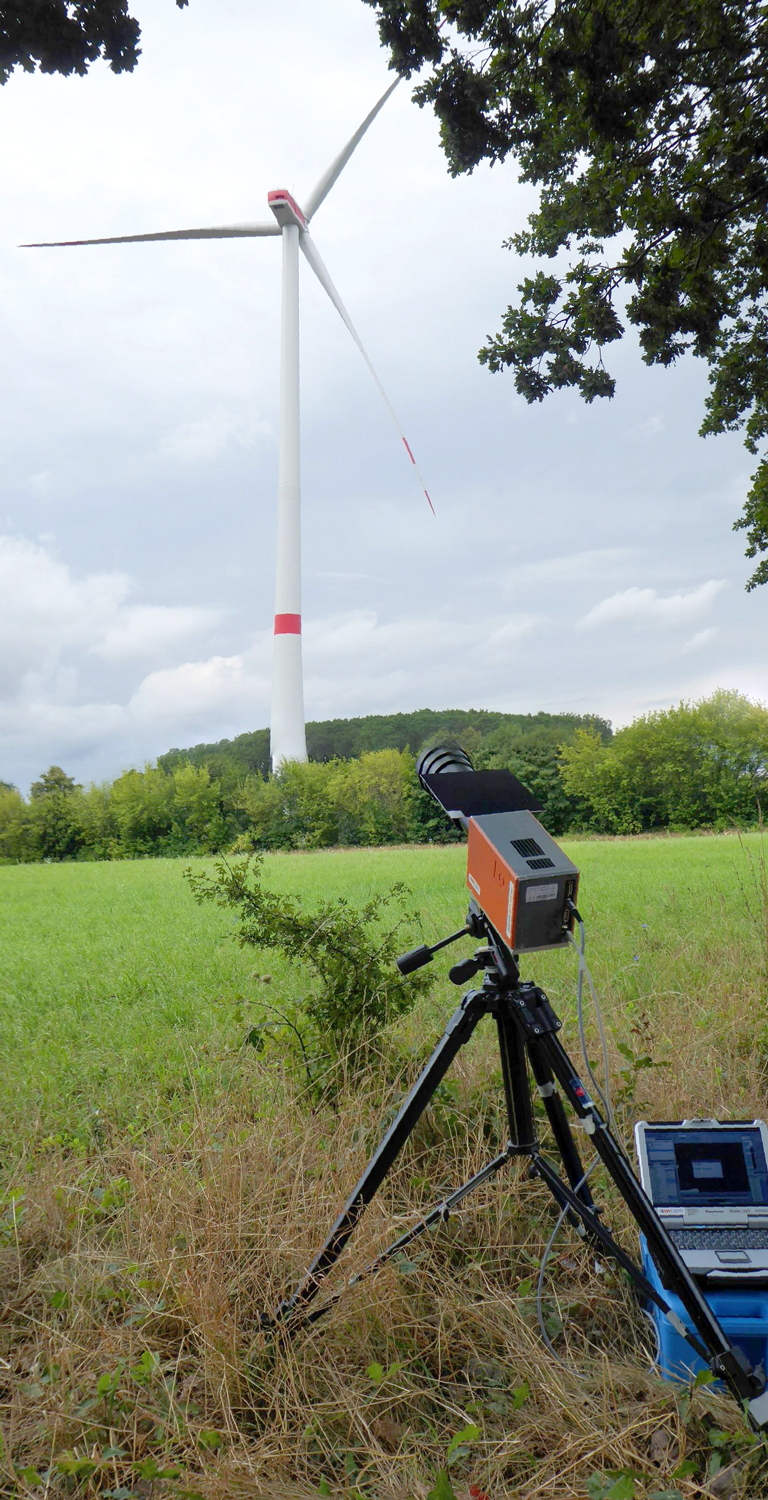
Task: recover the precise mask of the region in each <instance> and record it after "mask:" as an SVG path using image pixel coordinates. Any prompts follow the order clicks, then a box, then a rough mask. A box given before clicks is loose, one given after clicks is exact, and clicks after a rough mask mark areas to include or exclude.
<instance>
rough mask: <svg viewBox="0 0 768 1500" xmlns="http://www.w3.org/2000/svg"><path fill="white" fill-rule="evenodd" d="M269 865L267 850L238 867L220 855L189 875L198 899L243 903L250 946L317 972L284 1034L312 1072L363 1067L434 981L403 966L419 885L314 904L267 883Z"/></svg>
mask: <svg viewBox="0 0 768 1500" xmlns="http://www.w3.org/2000/svg"><path fill="white" fill-rule="evenodd" d="M262 864H263V859H262V856H261V855H253V856H252V857H251V858H249V859H244V860H239V861H236V862H233V863H232V864H231V865H230V864H228V863H227V862H226V860H223V859H222V860H219V861H218V862H217V864H216V865H215V873H214V874H213V875H208V874H206V873H203V874H199V875H196V874H194V873H193V872H192V871H191V870H189V869H188V870H186V871H185V872H184V873H185V878H186V879H187V880H188V881H189V884H190V886H191V888H192V892H193V895H194V898H195V900H196V901H197V902H198V903H202V902H204V901H212V902H214V903H215V904H216V905H218V906H223V907H234V909H235V910H236V912H237V913H238V930H237V932H236V933H235V940H236V942H238V943H239V944H240V946H241V947H243V948H244V947H253V948H258V949H274V950H276V951H277V952H278V953H281V954H283V955H284V957H286V958H288V959H290V960H291V961H292V962H294V963H297V964H300V965H302V966H303V967H304V968H305V969H306V970H307V971H308V974H309V976H310V983H311V988H310V989H309V990H308V992H307V993H306V994H305V995H304V997H303V998H302V1002H301V1006H300V1008H299V1009H298V1010H297V1012H296V1013H295V1014H294V1015H293V1016H292V1017H290V1018H288V1017H286V1016H281V1017H280V1019H281V1020H282V1021H283V1022H284V1023H285V1024H284V1040H285V1041H286V1042H287V1043H288V1046H289V1047H291V1046H292V1044H291V1037H293V1038H294V1050H295V1042H296V1040H298V1043H299V1044H300V1047H301V1056H302V1061H303V1063H304V1065H305V1066H306V1067H307V1069H308V1071H310V1076H311V1072H312V1069H313V1067H314V1068H315V1069H316V1067H317V1063H318V1061H319V1060H321V1059H323V1060H325V1061H328V1060H330V1061H331V1062H334V1061H344V1062H345V1063H347V1064H351V1065H352V1066H356V1067H362V1066H363V1065H364V1064H365V1061H366V1054H367V1049H368V1046H369V1044H370V1043H371V1042H372V1041H373V1040H374V1038H375V1037H376V1036H377V1034H378V1033H379V1032H380V1031H381V1030H382V1028H383V1027H384V1026H386V1025H387V1023H388V1022H389V1021H392V1020H394V1019H395V1018H396V1017H397V1016H401V1015H404V1014H405V1013H406V1012H407V1011H409V1010H411V1009H412V1008H413V1005H414V1004H415V1002H416V1000H417V999H418V997H419V996H420V995H423V994H425V993H426V992H427V991H428V990H429V989H430V988H431V986H432V983H433V977H432V975H430V974H416V975H412V976H410V977H409V978H408V980H406V981H405V982H404V981H403V979H402V978H401V976H400V974H399V973H398V970H397V968H396V966H395V957H396V955H397V953H398V952H400V951H401V949H402V948H403V947H406V946H407V941H406V938H405V934H404V931H403V929H404V928H405V927H406V925H408V926H410V925H411V924H412V923H413V922H414V921H415V913H414V912H412V911H410V910H409V909H408V906H407V898H408V896H409V894H410V892H409V890H408V888H407V886H405V885H403V884H402V882H398V884H396V885H394V886H393V887H392V889H391V891H389V892H388V894H386V895H379V896H374V897H372V899H371V900H370V901H367V902H366V903H365V904H364V905H363V906H360V907H354V906H351V905H350V904H349V902H348V901H346V900H345V899H344V898H343V897H339V898H338V899H336V900H334V901H323V902H321V904H320V905H319V906H318V907H316V908H315V909H314V910H313V911H307V910H305V909H304V907H303V905H302V902H301V901H300V900H299V898H298V897H296V896H285V895H278V894H277V893H276V892H275V891H269V890H265V888H264V886H263V885H262V883H261V871H262ZM393 917H394V920H393ZM387 918H388V919H389V920H388V924H387V920H386V919H387ZM277 1014H279V1012H278V1013H277ZM268 1024H269V1023H268Z"/></svg>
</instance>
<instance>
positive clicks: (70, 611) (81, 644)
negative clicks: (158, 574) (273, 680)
mask: <svg viewBox="0 0 768 1500" xmlns="http://www.w3.org/2000/svg"><path fill="white" fill-rule="evenodd" d="M133 590H134V584H133V582H132V580H131V579H130V578H129V577H128V575H127V574H125V573H121V572H112V573H91V574H85V575H83V576H78V575H77V574H76V573H75V572H74V571H73V570H72V569H71V568H70V567H69V566H68V565H67V564H66V563H64V562H62V561H61V560H60V559H59V558H57V557H56V556H55V555H54V554H53V552H52V551H51V550H50V547H46V546H41V545H39V544H36V543H34V542H30V541H28V540H26V539H25V538H24V537H19V536H0V696H1V697H2V698H3V699H6V700H12V699H13V698H15V697H17V696H21V697H22V698H24V699H25V700H27V701H34V702H37V701H39V700H40V699H41V697H45V696H47V697H49V698H50V700H51V701H52V702H56V701H61V699H62V698H64V699H75V698H76V697H77V696H78V695H79V693H80V688H79V686H78V681H79V675H78V667H77V666H76V665H73V663H72V661H71V660H70V657H73V656H74V658H75V661H76V662H79V667H80V670H82V665H83V663H84V661H85V660H87V657H88V656H93V657H97V658H99V659H101V660H102V661H104V662H108V663H110V664H111V665H115V664H117V663H123V664H130V663H141V662H144V663H146V661H147V659H149V660H151V661H154V662H158V661H160V660H162V658H163V657H164V656H166V657H167V656H168V655H169V654H171V655H174V654H176V655H177V654H178V653H179V651H180V650H183V651H188V649H189V645H190V643H191V642H192V641H194V640H197V639H199V638H200V637H201V636H204V635H205V634H206V633H208V632H210V631H211V629H212V628H213V626H214V625H216V623H217V622H218V620H219V618H220V612H219V611H218V610H215V609H211V608H207V607H204V606H199V605H196V606H185V605H181V606H179V605H167V604H166V605H147V604H132V603H130V602H129V600H130V595H131V593H132V592H133Z"/></svg>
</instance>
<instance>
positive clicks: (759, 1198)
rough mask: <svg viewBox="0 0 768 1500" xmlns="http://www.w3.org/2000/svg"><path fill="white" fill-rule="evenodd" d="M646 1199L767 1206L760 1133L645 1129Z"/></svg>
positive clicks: (767, 1173) (749, 1129)
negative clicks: (646, 1157) (647, 1192)
mask: <svg viewBox="0 0 768 1500" xmlns="http://www.w3.org/2000/svg"><path fill="white" fill-rule="evenodd" d="M645 1147H646V1151H647V1155H648V1171H649V1175H650V1195H649V1196H650V1198H651V1201H652V1202H653V1203H654V1204H655V1205H656V1206H657V1207H673V1206H674V1207H681V1208H692V1207H694V1206H696V1205H697V1204H704V1205H710V1206H716V1205H718V1204H722V1205H723V1206H724V1207H727V1208H751V1207H755V1208H757V1207H759V1206H760V1205H761V1204H768V1165H767V1164H766V1159H765V1151H764V1149H763V1142H762V1139H761V1135H760V1131H759V1130H758V1129H756V1128H755V1127H754V1126H750V1125H740V1126H734V1127H733V1128H730V1129H719V1130H718V1129H714V1130H713V1129H712V1127H711V1126H704V1127H703V1128H702V1129H701V1130H696V1129H691V1128H690V1127H687V1128H686V1129H685V1130H675V1129H674V1128H673V1129H669V1128H667V1129H659V1128H656V1129H654V1127H653V1126H649V1127H648V1128H647V1129H646V1131H645Z"/></svg>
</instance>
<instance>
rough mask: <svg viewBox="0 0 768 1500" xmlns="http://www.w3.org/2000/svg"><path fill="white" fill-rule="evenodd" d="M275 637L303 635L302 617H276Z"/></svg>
mask: <svg viewBox="0 0 768 1500" xmlns="http://www.w3.org/2000/svg"><path fill="white" fill-rule="evenodd" d="M275 635H301V615H275Z"/></svg>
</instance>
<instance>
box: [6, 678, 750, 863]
mask: <svg viewBox="0 0 768 1500" xmlns="http://www.w3.org/2000/svg"><path fill="white" fill-rule="evenodd" d="M446 741H448V742H449V743H450V742H453V743H460V744H461V745H462V746H463V747H464V749H466V750H467V751H468V752H469V754H470V756H471V757H472V760H473V762H474V764H475V766H476V767H477V768H478V769H483V768H493V767H499V766H508V767H509V768H510V769H511V770H512V771H514V773H515V775H516V776H518V777H519V778H520V780H521V781H523V782H525V784H526V785H527V786H528V787H530V789H531V790H532V791H533V792H535V793H536V795H537V796H538V798H539V800H540V801H541V803H542V809H543V811H542V812H541V814H540V815H539V816H540V817H541V820H542V822H543V823H544V824H545V825H546V826H547V827H548V828H549V829H550V831H551V832H552V833H554V834H563V833H568V832H595V833H635V832H642V831H646V830H653V829H662V828H673V829H687V828H702V827H715V828H724V827H730V826H733V825H734V824H736V825H745V824H749V823H754V822H755V821H756V820H757V818H758V816H759V804H760V798H761V793H762V792H763V790H766V792H768V709H766V708H764V707H763V706H761V705H759V704H754V703H751V702H750V701H749V700H748V699H746V698H744V697H742V696H741V695H740V694H738V693H734V692H725V691H720V692H717V693H715V694H713V695H712V697H711V698H708V699H705V700H703V701H702V702H700V703H695V704H687V703H681V704H680V705H679V706H678V707H677V708H674V709H669V710H667V711H665V712H660V713H653V714H646V715H644V716H643V717H642V718H639V719H636V720H635V721H634V723H633V724H631V725H629V726H628V727H627V728H626V729H621V730H619V731H618V732H617V733H616V734H613V733H612V731H611V726H610V724H608V723H607V722H606V721H605V720H604V719H601V718H599V717H597V716H594V717H590V716H587V715H579V714H545V713H540V714H502V713H489V712H484V711H473V710H467V711H458V710H456V711H450V710H446V711H444V712H433V711H432V710H429V709H423V710H420V711H419V712H418V713H413V714H392V715H372V716H370V717H367V718H361V719H336V720H329V721H326V722H323V723H317V724H309V725H307V743H308V750H309V755H310V759H309V761H308V762H307V763H306V764H303V765H299V764H296V763H292V764H289V765H287V766H285V767H283V769H282V770H281V771H280V772H279V773H278V774H277V775H275V776H272V775H271V774H270V772H269V765H268V754H269V734H268V731H267V730H256V731H255V732H253V733H251V734H242V735H238V737H237V738H236V739H234V740H220V741H218V742H217V743H216V744H211V745H195V746H193V747H192V748H191V749H188V750H169V751H168V752H167V754H165V755H162V756H160V758H159V760H158V762H157V764H156V765H154V766H146V767H145V768H144V770H143V771H137V770H132V771H126V772H124V773H123V775H122V776H119V777H118V778H117V779H116V780H115V781H113V782H104V783H102V784H101V785H92V786H89V787H87V788H86V787H82V786H80V785H78V784H77V783H76V782H75V781H74V780H73V778H72V777H71V776H69V775H68V774H67V773H66V772H65V771H63V770H62V769H61V768H60V767H58V766H52V767H51V768H50V770H49V771H47V772H46V773H45V775H43V776H41V778H40V780H39V781H36V782H35V783H34V784H33V786H32V788H31V791H30V795H29V798H28V799H25V798H24V797H22V796H21V795H20V793H19V792H18V791H17V790H16V789H15V788H14V787H12V786H10V785H8V784H7V783H0V862H3V863H15V862H29V861H37V860H66V859H130V858H139V857H146V856H153V855H154V856H159V855H180V854H193V853H212V852H214V851H218V850H230V851H234V852H238V851H240V852H247V851H248V850H252V849H307V848H327V847H329V846H333V845H337V844H341V845H365V844H370V845H373V844H387V843H389V844H391V843H423V842H436V841H440V842H446V841H449V840H451V839H452V838H456V837H457V835H456V834H455V832H454V831H453V830H452V829H451V827H450V825H449V824H448V822H447V820H446V819H445V817H444V816H443V814H442V813H441V812H440V811H439V809H438V808H437V807H436V806H435V804H434V803H433V802H432V801H431V799H430V798H429V797H428V796H427V795H426V793H424V792H423V791H422V790H421V788H420V787H419V785H418V782H417V780H416V775H415V761H416V756H417V754H418V753H419V751H420V750H422V749H424V748H425V746H426V745H427V744H435V743H440V742H446ZM765 800H766V802H768V796H766V799H765Z"/></svg>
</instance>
